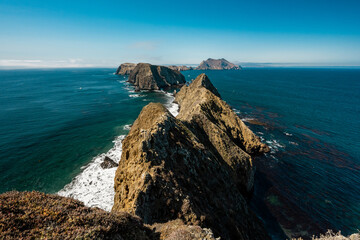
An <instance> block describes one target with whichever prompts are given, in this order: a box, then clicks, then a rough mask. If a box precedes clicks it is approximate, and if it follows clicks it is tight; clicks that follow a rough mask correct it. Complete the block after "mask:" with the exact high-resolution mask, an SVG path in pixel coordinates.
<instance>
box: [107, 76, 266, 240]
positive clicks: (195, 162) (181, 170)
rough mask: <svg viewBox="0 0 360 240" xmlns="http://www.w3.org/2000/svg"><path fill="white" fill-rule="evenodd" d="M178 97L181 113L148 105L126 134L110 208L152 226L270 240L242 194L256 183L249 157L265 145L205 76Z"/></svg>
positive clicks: (230, 236)
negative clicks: (177, 226) (189, 227)
mask: <svg viewBox="0 0 360 240" xmlns="http://www.w3.org/2000/svg"><path fill="white" fill-rule="evenodd" d="M176 100H177V102H178V103H179V105H180V113H179V115H178V117H177V118H175V117H174V116H172V115H171V113H169V112H168V110H166V108H165V107H164V106H162V105H161V104H155V103H150V104H149V105H147V106H146V107H144V108H143V110H142V111H141V113H140V115H139V117H138V118H137V120H136V121H135V122H134V125H133V126H132V128H131V130H130V132H129V134H128V136H127V137H126V138H125V139H124V141H123V154H122V156H121V161H120V164H119V167H118V169H117V172H116V176H115V200H114V206H113V209H112V211H114V212H118V211H126V212H129V213H131V214H135V215H137V216H139V217H141V218H142V219H143V221H144V222H145V223H147V224H158V223H162V224H164V223H169V222H172V221H174V220H181V221H182V222H183V223H184V224H186V225H195V226H196V225H197V226H200V227H201V228H210V229H211V230H212V231H213V233H214V235H215V236H216V237H218V236H220V237H221V238H222V239H269V237H268V235H267V234H266V232H265V230H264V228H263V226H262V223H261V222H260V221H259V220H258V219H257V217H256V216H255V215H254V214H253V213H252V212H251V210H249V208H248V206H247V202H246V200H245V198H244V197H243V194H246V192H247V191H249V190H250V189H251V188H252V185H253V174H254V169H253V167H252V155H255V154H260V153H263V152H266V151H268V147H267V146H266V145H264V144H262V143H261V142H260V140H259V139H258V138H257V137H256V136H255V135H254V134H253V133H252V132H251V130H250V129H248V128H247V127H246V126H245V124H244V123H243V122H241V120H240V119H239V118H238V117H237V115H236V114H235V113H234V112H233V111H232V110H231V108H230V107H229V106H228V105H227V104H226V103H225V102H224V101H222V100H221V99H220V94H219V93H218V92H217V90H216V88H215V87H214V86H213V85H212V84H211V82H210V81H209V79H208V78H207V77H206V76H205V75H200V76H199V77H198V78H197V79H196V80H195V81H194V82H193V83H192V84H190V86H184V87H183V88H182V89H181V90H180V92H179V93H178V94H177V95H176Z"/></svg>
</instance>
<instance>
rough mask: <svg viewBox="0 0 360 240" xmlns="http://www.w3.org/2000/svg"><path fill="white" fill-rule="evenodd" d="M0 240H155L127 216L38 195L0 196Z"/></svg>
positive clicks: (56, 197) (57, 197)
mask: <svg viewBox="0 0 360 240" xmlns="http://www.w3.org/2000/svg"><path fill="white" fill-rule="evenodd" d="M0 239H118V240H150V239H154V237H153V234H152V231H151V229H149V228H147V227H145V226H144V225H143V223H142V221H141V219H140V218H139V217H136V216H132V215H130V214H129V213H125V212H117V213H109V212H105V211H104V210H101V209H98V208H88V207H85V206H84V204H83V203H81V202H80V201H77V200H74V199H71V198H65V197H60V196H57V195H52V194H45V193H40V192H7V193H4V194H1V195H0Z"/></svg>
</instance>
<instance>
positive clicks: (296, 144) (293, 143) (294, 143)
mask: <svg viewBox="0 0 360 240" xmlns="http://www.w3.org/2000/svg"><path fill="white" fill-rule="evenodd" d="M289 143H290V144H292V145H295V146H298V145H299V144H298V143H296V142H291V141H289Z"/></svg>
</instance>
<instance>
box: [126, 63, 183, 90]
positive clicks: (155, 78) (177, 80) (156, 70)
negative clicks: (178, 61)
mask: <svg viewBox="0 0 360 240" xmlns="http://www.w3.org/2000/svg"><path fill="white" fill-rule="evenodd" d="M128 81H129V82H130V83H132V84H133V85H134V86H135V87H136V88H137V89H140V90H160V89H167V88H170V87H175V86H181V85H183V84H184V83H185V77H184V76H183V75H182V74H181V73H180V72H179V71H175V70H172V69H170V68H167V67H164V66H156V65H151V64H148V63H139V64H137V65H136V67H135V68H134V69H133V70H132V71H131V73H130V75H129V80H128Z"/></svg>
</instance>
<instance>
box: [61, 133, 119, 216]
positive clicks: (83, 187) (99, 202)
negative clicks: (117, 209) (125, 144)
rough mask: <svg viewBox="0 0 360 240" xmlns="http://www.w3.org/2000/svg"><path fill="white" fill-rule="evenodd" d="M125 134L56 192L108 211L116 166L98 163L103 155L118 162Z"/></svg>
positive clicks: (112, 195)
mask: <svg viewBox="0 0 360 240" xmlns="http://www.w3.org/2000/svg"><path fill="white" fill-rule="evenodd" d="M124 138H125V135H121V136H118V137H117V138H116V139H115V140H114V147H113V148H111V149H110V150H109V151H108V152H107V153H102V154H100V155H98V156H96V157H94V158H93V160H92V161H91V162H90V163H89V164H88V165H86V166H84V167H83V168H82V169H83V171H82V172H81V173H80V174H79V175H77V176H76V177H75V178H74V179H73V180H72V181H71V183H69V184H67V185H66V186H65V187H64V188H63V189H62V190H60V191H59V192H58V194H59V195H60V196H64V197H71V198H74V199H77V200H80V201H82V202H84V204H85V205H86V206H88V207H98V208H101V209H104V210H106V211H110V210H111V208H112V206H113V202H114V195H115V192H114V178H115V172H116V169H117V168H116V167H114V168H108V169H103V168H102V167H101V166H100V164H101V163H102V162H103V160H104V158H105V156H108V157H109V158H111V159H112V160H114V161H115V162H116V163H119V161H120V158H121V152H122V140H123V139H124Z"/></svg>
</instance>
